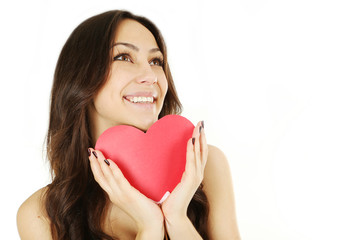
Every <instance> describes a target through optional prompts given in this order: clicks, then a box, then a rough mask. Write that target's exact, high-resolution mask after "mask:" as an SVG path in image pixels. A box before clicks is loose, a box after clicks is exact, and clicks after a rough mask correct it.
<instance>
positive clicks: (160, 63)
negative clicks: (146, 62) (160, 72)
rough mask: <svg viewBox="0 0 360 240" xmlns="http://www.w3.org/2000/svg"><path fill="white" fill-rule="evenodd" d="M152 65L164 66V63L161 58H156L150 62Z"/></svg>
mask: <svg viewBox="0 0 360 240" xmlns="http://www.w3.org/2000/svg"><path fill="white" fill-rule="evenodd" d="M150 65H155V66H162V65H163V61H162V60H161V59H160V58H155V59H153V60H152V61H151V62H150Z"/></svg>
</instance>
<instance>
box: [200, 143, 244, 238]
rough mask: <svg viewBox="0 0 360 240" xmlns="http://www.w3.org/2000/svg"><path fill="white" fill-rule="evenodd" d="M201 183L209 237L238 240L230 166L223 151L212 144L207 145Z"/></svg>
mask: <svg viewBox="0 0 360 240" xmlns="http://www.w3.org/2000/svg"><path fill="white" fill-rule="evenodd" d="M203 185H204V188H203V189H204V192H205V194H206V196H207V198H208V202H209V223H208V229H209V235H210V239H233V240H235V239H236V240H239V239H240V234H239V230H238V226H237V219H236V209H235V196H234V189H233V184H232V177H231V170H230V166H229V163H228V160H227V157H226V155H225V154H224V152H223V151H221V150H220V149H219V148H217V147H215V146H212V145H208V160H207V163H206V167H205V174H204V180H203Z"/></svg>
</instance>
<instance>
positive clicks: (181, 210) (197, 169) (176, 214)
mask: <svg viewBox="0 0 360 240" xmlns="http://www.w3.org/2000/svg"><path fill="white" fill-rule="evenodd" d="M207 156H208V147H207V143H206V138H205V133H204V122H203V121H202V122H199V123H198V124H197V126H196V127H195V129H194V132H193V136H192V139H189V141H188V143H187V150H186V166H185V171H184V173H183V176H182V178H181V181H180V183H179V184H178V185H177V186H176V187H175V189H174V190H173V191H172V193H171V194H170V195H169V197H168V198H167V199H166V200H165V201H164V202H163V204H162V207H161V208H162V211H163V214H164V217H165V220H166V223H169V222H170V224H171V223H174V224H175V223H179V222H184V221H187V220H188V218H187V208H188V206H189V204H190V201H191V199H192V198H193V196H194V194H195V192H196V190H197V189H198V187H199V185H200V184H201V182H202V180H203V178H204V169H205V165H206V161H207Z"/></svg>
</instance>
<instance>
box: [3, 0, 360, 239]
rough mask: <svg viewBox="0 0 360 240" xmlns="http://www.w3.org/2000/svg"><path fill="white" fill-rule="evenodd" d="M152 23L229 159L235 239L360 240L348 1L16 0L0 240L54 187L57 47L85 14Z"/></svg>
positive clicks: (194, 115)
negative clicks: (51, 114) (49, 139)
mask: <svg viewBox="0 0 360 240" xmlns="http://www.w3.org/2000/svg"><path fill="white" fill-rule="evenodd" d="M112 9H127V10H130V11H132V12H133V13H135V14H140V15H144V16H146V17H148V18H149V19H151V20H152V21H154V22H155V24H156V25H157V26H158V27H159V28H160V30H161V31H162V33H163V35H164V37H165V40H166V42H167V45H168V50H169V63H170V66H171V69H172V73H173V77H174V80H175V83H176V86H177V89H178V92H179V95H180V99H181V100H182V103H183V105H184V109H185V111H184V113H183V115H184V116H185V117H187V118H189V119H190V120H191V121H192V122H193V123H196V122H197V121H200V120H205V131H206V134H207V139H208V142H209V143H210V144H213V145H216V146H218V147H219V148H221V149H222V150H223V151H224V152H225V154H226V155H227V157H228V160H229V163H230V166H231V171H232V177H233V183H234V190H235V194H236V203H237V206H236V207H237V208H236V210H237V216H238V225H239V229H240V234H241V236H242V239H243V240H255V239H259V240H260V239H276V240H283V239H291V240H317V239H327V240H332V239H360V232H359V231H358V228H359V226H360V217H359V216H360V207H359V202H360V196H359V183H360V174H359V170H360V168H359V160H360V151H359V146H360V127H359V123H360V109H359V104H360V94H359V90H360V84H359V79H360V78H359V77H360V69H359V66H360V44H359V43H360V14H359V12H360V4H359V2H358V1H356V0H354V1H350V0H341V1H340V0H303V1H286V0H274V1H266V0H245V1H238V3H235V1H225V0H223V1H213V2H211V1H177V2H174V1H165V0H164V1H157V0H154V1H56V2H55V1H25V0H24V1H12V2H11V4H7V5H4V3H1V6H0V13H1V14H0V18H1V19H0V20H1V21H0V27H1V28H0V29H1V38H0V41H1V44H0V48H1V49H0V53H1V54H0V58H1V59H0V60H1V62H0V63H1V72H0V81H1V88H0V91H1V92H0V111H1V115H0V116H1V125H0V134H1V138H0V146H1V151H0V153H1V167H0V178H1V181H0V184H1V186H0V189H1V205H0V208H1V209H0V213H1V220H0V221H1V222H0V226H1V227H0V228H1V237H0V238H1V239H17V238H18V234H17V229H16V211H17V209H18V207H19V205H20V204H21V203H22V202H23V201H24V200H25V199H26V198H27V197H28V196H29V195H30V194H32V193H33V192H34V191H36V190H37V189H39V188H41V187H43V186H44V185H46V184H47V183H49V181H50V177H49V171H48V165H47V162H46V159H45V154H43V152H42V149H43V141H44V137H45V134H46V130H47V124H48V111H49V106H48V101H49V94H50V88H51V84H52V76H53V72H54V68H55V64H56V61H57V58H58V55H59V53H60V50H61V48H62V46H63V44H64V43H65V41H66V39H67V38H68V36H69V34H70V33H71V32H72V31H73V29H74V28H75V27H76V26H77V25H78V24H80V23H81V22H82V21H83V20H85V19H86V18H88V17H90V16H93V15H95V14H98V13H101V12H104V11H107V10H112Z"/></svg>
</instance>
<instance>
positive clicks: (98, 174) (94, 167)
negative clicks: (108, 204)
mask: <svg viewBox="0 0 360 240" xmlns="http://www.w3.org/2000/svg"><path fill="white" fill-rule="evenodd" d="M89 149H90V153H91V155H90V156H89V161H90V168H91V171H92V173H93V175H94V178H95V181H96V182H97V183H98V184H99V185H100V186H101V188H102V189H104V190H105V191H106V192H108V191H109V190H110V186H109V184H108V183H107V181H106V179H105V176H104V173H103V172H102V170H101V167H100V164H99V162H98V161H97V158H96V157H95V155H94V154H93V153H92V152H93V151H94V149H92V148H89Z"/></svg>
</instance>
